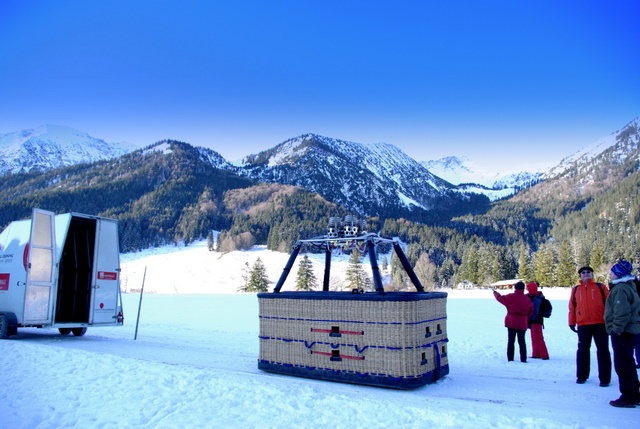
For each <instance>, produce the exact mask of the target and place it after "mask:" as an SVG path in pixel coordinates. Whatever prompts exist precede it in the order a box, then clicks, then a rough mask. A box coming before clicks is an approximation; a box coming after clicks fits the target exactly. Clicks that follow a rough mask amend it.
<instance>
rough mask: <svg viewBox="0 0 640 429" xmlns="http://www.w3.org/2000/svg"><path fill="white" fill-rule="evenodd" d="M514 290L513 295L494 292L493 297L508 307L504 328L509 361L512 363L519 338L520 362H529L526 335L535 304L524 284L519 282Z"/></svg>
mask: <svg viewBox="0 0 640 429" xmlns="http://www.w3.org/2000/svg"><path fill="white" fill-rule="evenodd" d="M513 288H514V289H515V290H514V292H513V293H510V294H508V295H500V294H499V293H498V292H497V291H495V290H494V291H493V296H494V297H495V298H496V300H498V302H499V303H501V304H502V305H504V306H505V307H507V315H506V317H505V318H504V326H506V328H507V335H508V337H507V360H508V361H509V362H511V361H512V360H513V355H514V353H515V340H516V337H518V347H519V350H520V362H526V361H527V343H526V341H525V334H526V333H527V327H528V325H529V317H531V315H532V314H533V304H532V303H531V300H530V299H529V297H528V296H527V295H525V294H524V283H522V282H518V283H516V284H515V285H514V286H513Z"/></svg>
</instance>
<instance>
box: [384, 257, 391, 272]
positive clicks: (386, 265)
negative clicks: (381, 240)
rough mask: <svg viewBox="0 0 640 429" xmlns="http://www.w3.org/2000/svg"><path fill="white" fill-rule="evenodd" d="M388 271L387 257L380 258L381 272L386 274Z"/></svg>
mask: <svg viewBox="0 0 640 429" xmlns="http://www.w3.org/2000/svg"><path fill="white" fill-rule="evenodd" d="M388 269H389V260H388V259H387V255H383V256H382V271H384V272H386V271H387V270H388Z"/></svg>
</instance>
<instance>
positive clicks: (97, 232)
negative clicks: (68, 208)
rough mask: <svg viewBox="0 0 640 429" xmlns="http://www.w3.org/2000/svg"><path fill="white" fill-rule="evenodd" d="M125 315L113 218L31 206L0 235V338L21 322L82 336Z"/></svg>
mask: <svg viewBox="0 0 640 429" xmlns="http://www.w3.org/2000/svg"><path fill="white" fill-rule="evenodd" d="M123 320H124V317H123V313H122V296H121V295H120V249H119V244H118V224H117V221H116V220H115V219H108V218H104V217H98V216H90V215H86V214H80V213H66V214H61V215H57V216H56V215H55V214H54V213H52V212H48V211H45V210H40V209H35V208H34V209H33V212H32V217H31V219H27V220H21V221H14V222H11V223H10V224H9V226H8V227H7V228H6V229H5V230H4V231H3V232H2V233H1V234H0V339H1V338H7V337H8V336H9V335H16V334H17V330H18V328H19V327H38V328H57V329H58V330H59V331H60V333H61V334H63V335H66V334H69V333H70V332H73V334H74V335H76V336H81V335H84V333H85V332H86V330H87V327H89V326H118V325H122V324H123Z"/></svg>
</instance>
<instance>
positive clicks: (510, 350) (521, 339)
mask: <svg viewBox="0 0 640 429" xmlns="http://www.w3.org/2000/svg"><path fill="white" fill-rule="evenodd" d="M526 333H527V331H523V330H522V329H513V328H507V335H508V339H507V360H508V361H512V360H513V355H514V353H515V342H516V336H517V337H518V348H519V349H520V362H526V361H527V342H526V341H525V335H524V334H526Z"/></svg>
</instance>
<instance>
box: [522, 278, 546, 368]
mask: <svg viewBox="0 0 640 429" xmlns="http://www.w3.org/2000/svg"><path fill="white" fill-rule="evenodd" d="M527 291H529V295H528V296H529V299H531V302H532V303H533V315H532V316H531V317H530V318H529V329H530V330H531V331H530V332H531V357H532V358H533V359H542V360H548V359H549V351H548V350H547V344H546V343H545V342H544V334H543V333H542V330H543V328H544V318H543V317H542V315H541V314H540V305H541V304H542V298H544V295H543V294H542V292H540V291H539V290H538V283H536V282H531V283H527Z"/></svg>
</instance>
